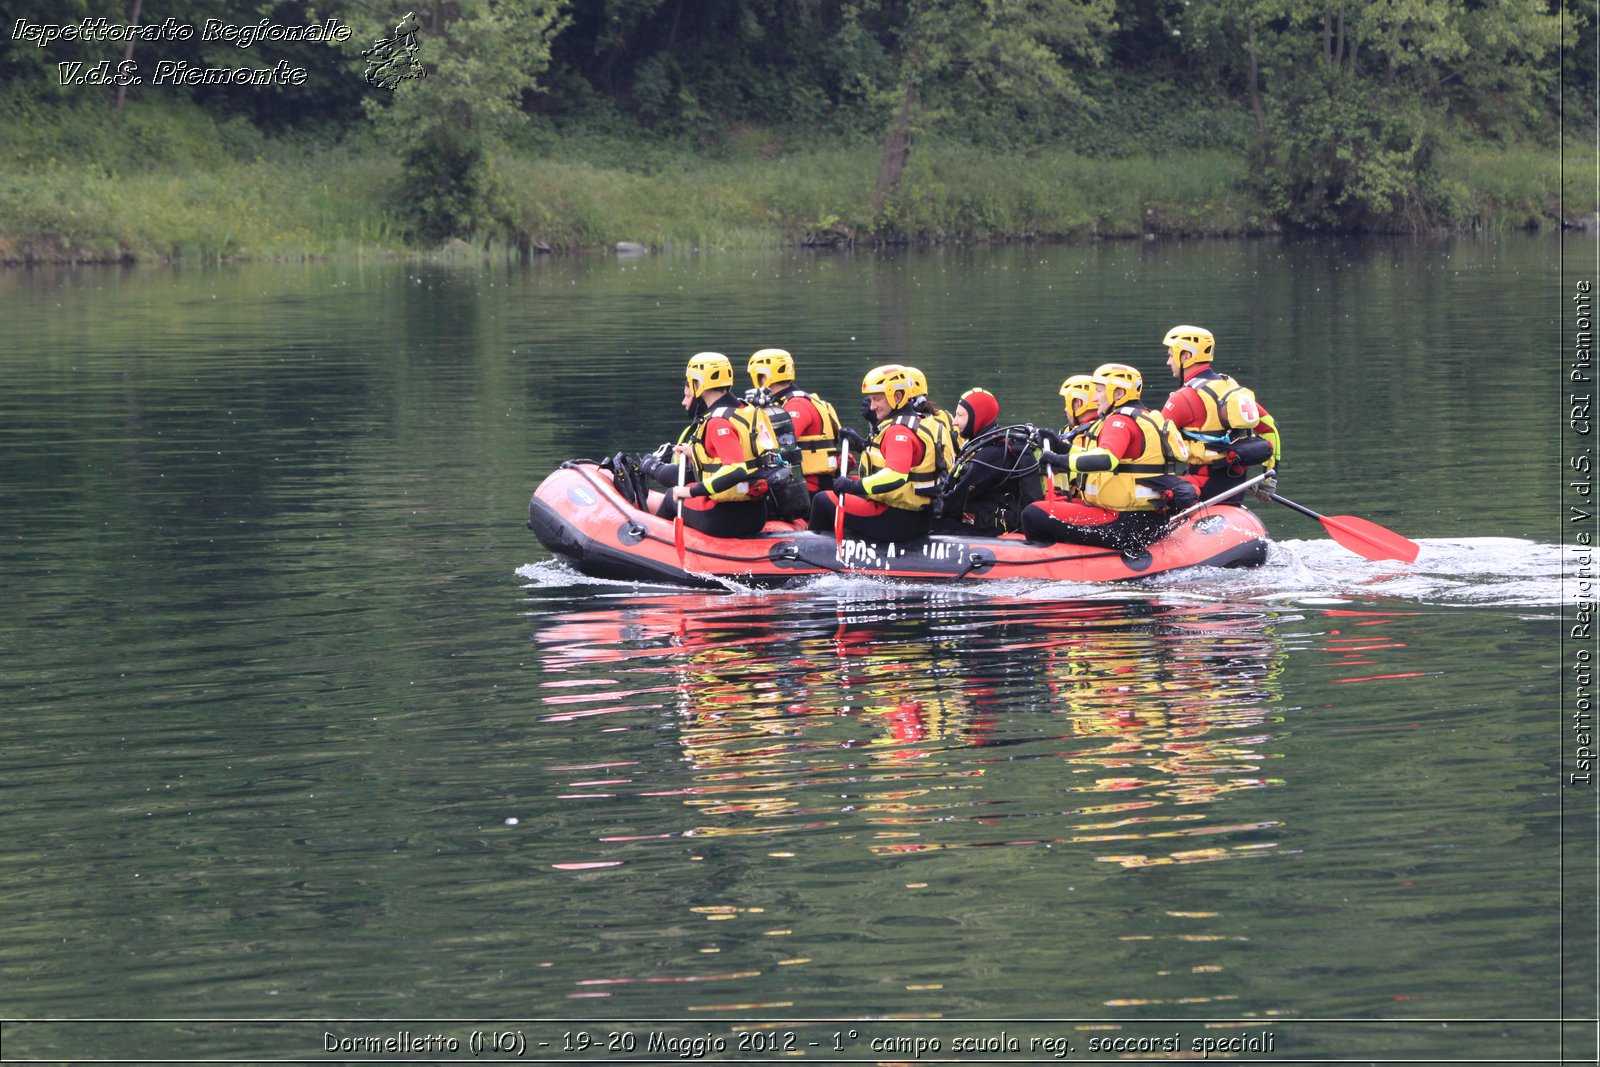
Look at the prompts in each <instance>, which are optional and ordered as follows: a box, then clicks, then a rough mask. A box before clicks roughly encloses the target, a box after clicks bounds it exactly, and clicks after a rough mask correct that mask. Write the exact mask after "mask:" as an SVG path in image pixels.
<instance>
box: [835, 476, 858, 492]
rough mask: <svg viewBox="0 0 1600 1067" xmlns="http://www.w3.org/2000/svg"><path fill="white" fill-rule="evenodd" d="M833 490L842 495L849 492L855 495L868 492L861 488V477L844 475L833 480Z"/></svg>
mask: <svg viewBox="0 0 1600 1067" xmlns="http://www.w3.org/2000/svg"><path fill="white" fill-rule="evenodd" d="M833 491H834V492H835V493H838V494H839V495H840V496H844V495H845V494H847V493H848V494H851V495H853V496H865V495H866V492H865V491H864V490H863V489H862V488H861V479H860V478H847V477H844V476H843V475H841V476H840V477H838V478H835V479H834V480H833Z"/></svg>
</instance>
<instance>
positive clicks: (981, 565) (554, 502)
mask: <svg viewBox="0 0 1600 1067" xmlns="http://www.w3.org/2000/svg"><path fill="white" fill-rule="evenodd" d="M658 500H659V496H658V495H657V494H652V495H651V501H650V503H651V506H652V507H654V506H655V504H656V503H657V501H658ZM796 525H797V524H792V523H780V522H770V523H768V524H767V527H766V529H765V530H763V531H762V532H761V534H760V535H758V536H755V537H746V538H737V539H732V538H722V537H709V536H707V535H705V534H702V533H700V532H699V531H697V530H693V529H686V530H684V531H683V559H682V563H681V564H680V562H679V557H678V550H677V547H676V544H675V543H674V540H673V524H672V521H671V520H670V519H663V518H659V517H657V516H656V515H654V514H652V513H651V512H648V511H642V510H640V509H639V508H636V507H634V506H633V505H631V504H629V503H628V502H627V501H626V500H625V499H624V498H623V497H622V495H621V494H620V493H618V492H617V490H616V488H615V486H614V485H613V483H612V480H611V472H610V471H609V470H605V469H602V468H600V467H599V466H598V465H596V464H594V463H589V462H581V461H574V462H571V463H565V464H563V465H562V466H561V467H559V468H558V469H557V470H555V471H554V472H552V473H551V474H550V476H549V477H547V478H546V479H545V480H544V481H543V482H541V483H540V484H539V488H538V489H536V490H535V491H534V494H533V499H532V500H530V501H529V502H528V528H529V529H530V530H532V531H533V532H534V533H535V534H536V535H537V536H538V538H539V541H540V543H541V544H543V545H544V547H545V548H547V549H549V550H550V551H551V552H553V553H555V554H556V555H557V556H560V557H561V558H562V559H565V560H566V561H567V562H569V563H571V564H572V566H574V567H576V568H577V569H578V570H579V571H581V572H583V573H584V574H588V575H591V576H593V577H596V578H613V579H619V580H622V581H640V582H666V583H671V584H674V585H691V586H717V585H720V584H721V582H719V579H732V580H733V581H736V582H739V583H740V584H743V585H760V586H775V585H785V584H788V583H790V582H794V581H798V580H801V579H805V578H809V577H813V576H815V575H819V574H872V575H881V576H883V577H886V578H897V579H914V580H945V581H963V582H989V581H995V580H999V579H1007V578H1012V579H1014V578H1024V579H1033V580H1038V581H1065V582H1116V581H1125V580H1127V579H1130V578H1145V577H1149V576H1151V575H1154V574H1162V573H1165V572H1167V571H1173V570H1178V569H1181V568H1184V567H1257V566H1260V565H1261V564H1262V563H1265V562H1266V559H1267V531H1266V528H1265V527H1264V526H1262V524H1261V520H1260V519H1259V518H1257V517H1256V515H1255V513H1253V512H1252V511H1250V510H1249V509H1248V508H1245V507H1237V506H1231V505H1223V506H1218V507H1213V508H1204V509H1201V510H1199V511H1197V512H1195V513H1194V514H1192V515H1190V516H1188V517H1187V518H1184V519H1182V520H1181V521H1180V522H1179V523H1178V525H1177V527H1176V528H1174V529H1173V530H1172V531H1171V532H1169V533H1167V534H1166V535H1164V536H1163V537H1162V538H1161V539H1160V540H1159V541H1157V542H1155V544H1153V545H1151V546H1150V547H1149V548H1148V549H1144V550H1142V551H1138V552H1118V551H1115V550H1111V549H1104V548H1097V547H1093V546H1089V545H1069V544H1042V543H1040V542H1037V541H1026V540H1024V539H1023V538H1022V537H1021V535H1020V534H1006V535H1004V536H1002V537H980V536H976V535H973V536H961V535H957V534H934V535H932V536H930V537H927V538H924V539H922V540H918V541H911V542H907V543H905V544H898V545H897V544H878V543H874V542H870V541H857V540H853V539H848V538H847V539H846V540H845V541H844V542H843V543H841V544H836V543H835V542H834V539H833V535H832V534H827V533H813V532H810V531H808V530H805V529H796V528H795V526H796Z"/></svg>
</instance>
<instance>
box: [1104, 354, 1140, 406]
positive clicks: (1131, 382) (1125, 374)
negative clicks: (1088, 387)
mask: <svg viewBox="0 0 1600 1067" xmlns="http://www.w3.org/2000/svg"><path fill="white" fill-rule="evenodd" d="M1094 376H1095V377H1096V378H1099V379H1100V380H1101V381H1103V382H1105V383H1106V399H1107V400H1109V401H1110V402H1111V406H1112V407H1116V406H1117V405H1118V404H1120V403H1122V402H1123V401H1127V400H1138V399H1139V394H1140V393H1142V392H1144V375H1142V374H1140V373H1139V372H1138V371H1137V370H1135V369H1134V368H1132V367H1130V366H1128V365H1127V364H1126V363H1102V364H1100V365H1099V366H1098V367H1096V368H1095V369H1094ZM1113 389H1121V390H1123V391H1124V393H1125V395H1124V396H1123V397H1122V399H1121V400H1118V399H1117V398H1116V397H1115V396H1112V395H1111V390H1113Z"/></svg>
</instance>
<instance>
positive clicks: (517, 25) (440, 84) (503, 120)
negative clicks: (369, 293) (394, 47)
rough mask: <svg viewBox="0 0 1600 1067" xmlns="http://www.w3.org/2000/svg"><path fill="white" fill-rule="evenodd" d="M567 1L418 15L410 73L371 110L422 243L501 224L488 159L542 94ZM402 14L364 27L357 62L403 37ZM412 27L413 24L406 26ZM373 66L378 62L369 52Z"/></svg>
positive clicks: (374, 97) (464, 1)
mask: <svg viewBox="0 0 1600 1067" xmlns="http://www.w3.org/2000/svg"><path fill="white" fill-rule="evenodd" d="M565 9H566V0H451V2H449V3H446V2H443V0H434V2H432V3H430V4H428V5H426V6H425V7H422V8H420V9H417V10H415V11H413V12H411V14H410V16H409V17H410V18H412V19H413V20H414V33H415V37H414V45H415V51H414V53H413V56H414V61H415V64H419V65H420V66H419V67H413V69H412V70H411V73H414V74H417V75H419V76H416V77H411V78H408V79H407V80H404V81H400V82H398V83H395V84H393V85H392V87H390V88H385V87H384V86H375V87H374V89H373V92H372V93H371V94H370V95H369V96H368V97H367V98H366V100H365V101H364V102H363V103H364V106H365V108H366V110H367V113H368V114H369V115H370V116H371V117H372V119H373V120H374V122H375V123H376V124H377V126H378V128H379V130H380V131H381V132H382V133H383V134H384V135H386V136H387V137H388V138H389V139H390V140H391V141H392V142H393V143H395V144H396V145H397V146H398V147H399V148H400V149H401V151H402V153H403V159H404V175H405V183H404V187H403V188H402V190H401V192H400V196H401V199H402V210H403V212H404V214H405V215H406V217H407V219H408V221H409V222H410V225H411V227H412V229H413V230H414V231H415V232H416V233H417V235H418V236H421V237H424V238H428V239H435V238H439V237H445V236H449V235H452V234H463V233H470V232H472V231H474V230H480V229H486V228H492V227H493V226H494V225H495V217H494V216H495V208H494V203H493V201H494V181H493V176H492V173H491V170H490V167H489V165H488V155H489V153H490V151H491V150H492V149H493V148H494V147H495V146H496V145H498V144H499V143H500V142H501V141H502V139H503V137H504V136H505V134H506V133H508V132H509V131H510V130H511V128H513V127H514V126H516V125H517V124H519V123H521V122H524V121H526V115H525V113H524V111H523V110H522V104H523V100H524V97H525V96H526V95H528V94H533V93H537V92H538V91H539V90H540V84H539V78H540V75H542V74H543V73H544V71H545V69H546V68H547V67H548V65H549V63H550V45H551V41H552V39H553V38H554V37H555V35H556V34H558V33H559V32H560V31H561V29H562V27H563V26H564V25H565V22H566V14H565ZM408 10H409V9H406V8H404V6H403V5H402V6H400V7H396V8H392V9H390V12H391V13H390V14H389V16H388V17H387V18H377V17H369V18H368V19H366V20H363V21H362V22H361V23H359V24H356V36H355V37H353V38H352V39H351V41H350V42H349V43H348V44H347V45H346V48H347V50H348V51H350V52H352V53H356V54H360V53H362V52H368V51H369V50H371V49H373V47H374V45H375V43H376V42H379V41H390V42H394V41H397V40H399V39H400V37H401V35H400V34H398V33H397V27H398V26H399V25H400V23H401V20H402V18H403V17H407V16H408ZM407 25H408V27H409V26H410V25H411V24H410V23H408V24H407ZM365 58H366V60H367V61H368V62H369V63H370V62H371V61H372V59H373V58H374V55H373V54H370V53H369V54H368V55H367V56H366V57H365Z"/></svg>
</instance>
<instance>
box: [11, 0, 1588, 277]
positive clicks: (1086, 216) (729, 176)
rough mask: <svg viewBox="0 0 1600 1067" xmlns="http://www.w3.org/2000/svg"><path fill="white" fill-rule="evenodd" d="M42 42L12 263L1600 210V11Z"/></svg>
mask: <svg viewBox="0 0 1600 1067" xmlns="http://www.w3.org/2000/svg"><path fill="white" fill-rule="evenodd" d="M15 6H16V7H17V8H19V10H18V11H17V13H16V15H14V16H13V17H14V18H15V20H16V21H14V23H13V24H12V25H11V26H8V27H5V28H4V29H5V30H6V31H7V32H8V33H9V36H8V37H7V39H6V40H5V41H3V42H0V80H4V82H5V83H6V84H7V85H8V87H14V88H16V89H17V90H18V91H16V92H8V95H7V96H6V98H5V100H4V102H3V103H0V176H3V177H4V179H5V180H4V181H0V260H5V261H11V262H17V261H28V260H86V261H103V260H119V259H121V260H160V259H183V260H191V259H197V258H198V259H222V258H296V257H303V256H322V255H339V254H389V253H400V252H406V251H414V250H418V249H437V248H439V247H441V246H442V245H446V244H451V245H453V246H454V247H456V248H460V247H461V243H462V242H465V244H466V245H467V246H469V247H476V248H478V249H503V250H505V251H507V252H509V253H513V254H521V253H528V254H531V253H533V252H537V251H542V250H546V249H550V250H563V249H577V248H585V247H609V246H611V245H612V244H614V243H615V242H617V241H623V240H627V241H636V242H640V243H643V244H647V245H652V246H676V247H691V248H702V247H732V246H737V247H762V246H765V247H771V246H775V245H780V244H785V243H798V244H823V245H827V244H838V243H852V244H855V245H858V246H860V245H863V244H879V243H899V242H908V241H909V242H925V241H981V240H1010V239H1082V238H1094V237H1108V238H1131V237H1142V236H1146V235H1156V236H1170V235H1255V234H1267V233H1301V232H1310V233H1316V232H1406V233H1427V232H1439V231H1447V232H1448V231H1455V232H1463V231H1482V230H1490V231H1494V230H1503V229H1507V228H1547V227H1555V226H1560V225H1562V223H1563V221H1564V218H1565V217H1567V216H1582V215H1584V214H1585V213H1588V212H1592V210H1593V205H1592V203H1590V201H1592V199H1593V196H1592V175H1593V159H1594V145H1593V143H1592V139H1591V138H1592V133H1590V132H1589V131H1590V130H1592V124H1591V123H1590V122H1588V121H1587V120H1585V121H1575V120H1574V121H1564V120H1563V115H1562V107H1563V102H1564V101H1566V100H1570V101H1574V102H1575V103H1574V107H1575V108H1585V107H1587V103H1586V102H1587V101H1591V100H1592V99H1593V88H1594V83H1595V69H1594V53H1595V49H1594V47H1593V45H1594V25H1593V23H1592V18H1591V17H1590V14H1588V13H1586V12H1588V9H1589V8H1590V7H1592V5H1587V6H1586V5H1584V4H1582V3H1577V2H1572V0H1556V2H1554V3H1547V2H1545V0H1497V2H1495V3H1490V4H1473V3H1467V2H1465V0H1404V2H1401V3H1394V2H1392V0H1382V2H1380V0H1344V2H1343V3H1336V2H1333V0H1190V2H1189V3H1184V2H1182V0H1005V2H998V0H854V2H847V0H694V2H690V0H519V2H516V3H512V2H510V0H457V2H454V3H451V4H448V5H443V4H430V5H426V6H425V7H424V8H423V9H421V10H417V11H416V13H415V15H414V17H413V19H412V20H411V21H410V22H409V23H407V24H405V25H402V26H400V28H399V29H400V32H398V33H397V32H396V26H397V24H399V23H400V20H401V17H402V16H404V15H405V14H406V11H407V10H411V8H410V6H409V5H407V4H399V5H395V6H393V9H392V10H388V9H384V10H379V11H377V12H376V13H374V8H373V6H372V5H369V4H358V3H356V2H355V0H331V2H329V3H324V4H319V5H318V6H317V9H316V10H317V16H318V20H317V21H315V22H311V23H308V22H307V21H306V18H307V17H306V16H305V15H304V10H305V9H304V8H303V7H302V6H301V5H296V4H290V3H287V2H285V3H273V2H262V0H222V2H210V3H206V4H204V5H202V4H200V3H199V2H198V0H195V2H193V3H188V4H185V3H178V4H171V5H163V11H162V17H163V18H164V19H165V20H166V22H165V23H155V22H149V23H145V22H141V20H140V10H141V6H142V5H141V2H140V0H127V2H126V3H118V2H105V0H84V2H82V3H80V4H78V5H76V8H77V9H82V11H81V13H79V12H78V11H76V10H75V14H74V19H75V21H74V22H72V23H66V22H63V19H62V16H61V15H60V14H59V13H57V12H59V5H54V4H49V3H46V2H45V0H21V2H20V3H19V4H17V5H15ZM30 8H36V9H37V10H36V11H33V12H32V13H31V14H30V12H29V9H30ZM191 8H192V9H193V10H192V11H191V10H190V9H191ZM402 9H404V10H402ZM173 10H176V11H177V12H178V13H177V14H172V13H171V12H172V11H173ZM102 19H103V20H104V21H103V22H101V21H97V20H102ZM208 20H211V21H208ZM48 27H54V28H55V30H51V29H47V28H48ZM129 27H137V29H130V28H129ZM185 27H187V28H189V30H190V32H189V34H188V35H187V36H185V35H184V33H183V32H182V31H183V29H184V28H185ZM213 27H215V29H213ZM56 31H60V32H56ZM246 37H248V38H250V43H249V44H248V45H242V44H241V43H240V42H241V41H242V40H244V39H245V38H246ZM304 37H313V38H318V39H314V40H303V39H300V38H304ZM208 38H209V39H208ZM323 38H325V39H323ZM380 40H387V41H389V42H390V44H389V46H388V49H387V53H386V54H387V55H388V57H389V60H390V61H389V63H388V65H387V66H383V67H380V66H379V65H378V64H377V63H376V60H377V59H380V58H383V56H382V55H380V54H379V53H377V52H374V51H373V47H374V43H375V42H378V41H380ZM363 53H366V54H363ZM162 64H165V66H162ZM174 71H176V72H178V74H176V75H175V74H174V73H173V72H174ZM209 71H215V72H221V73H220V74H217V75H216V76H215V77H212V79H211V80H212V81H213V82H215V81H219V80H220V81H222V82H227V81H229V80H230V79H231V80H233V81H243V80H247V79H250V78H254V79H255V80H257V81H260V80H262V78H264V77H266V75H262V74H260V73H259V72H264V71H265V72H274V73H273V77H275V78H276V81H275V82H273V83H271V84H248V85H247V84H206V83H205V82H206V79H207V77H209V76H208V75H206V74H204V73H203V72H209ZM241 71H242V72H243V73H239V72H241ZM96 72H98V73H96ZM158 72H159V76H158ZM184 72H202V73H199V74H194V73H189V74H184ZM418 72H425V75H424V76H420V77H418V76H415V75H416V74H417V73H418ZM406 74H410V75H412V76H410V77H406V76H404V75H406ZM180 75H181V76H182V77H181V78H180ZM135 78H137V79H138V80H137V81H136V82H135V81H134V80H133V79H135ZM183 78H187V79H188V80H187V81H185V80H182V79H183ZM158 80H159V81H164V82H166V83H167V84H160V85H158V84H155V83H156V82H157V81H158ZM79 81H82V82H83V84H78V82H79ZM99 82H105V83H106V84H98V83H99ZM117 82H122V83H123V84H116V83H117ZM191 83H193V84H191ZM1578 101H1584V102H1585V103H1576V102H1578ZM1585 114H1587V112H1585ZM1579 204H1581V205H1583V206H1582V207H1581V208H1575V207H1574V205H1579Z"/></svg>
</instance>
